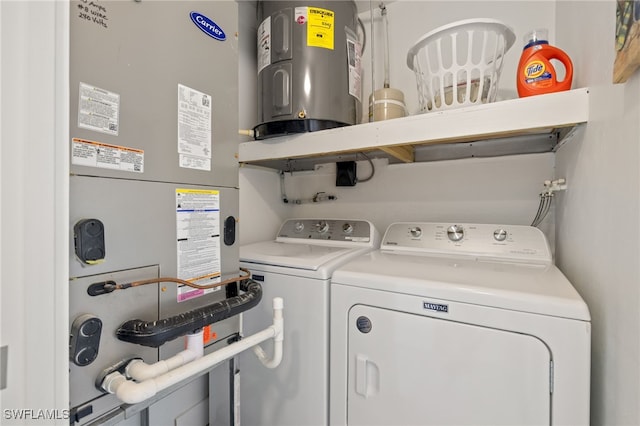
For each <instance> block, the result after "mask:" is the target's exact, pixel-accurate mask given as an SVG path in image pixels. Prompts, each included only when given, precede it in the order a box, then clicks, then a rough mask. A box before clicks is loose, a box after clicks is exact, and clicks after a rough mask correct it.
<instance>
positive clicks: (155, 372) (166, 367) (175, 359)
mask: <svg viewBox="0 0 640 426" xmlns="http://www.w3.org/2000/svg"><path fill="white" fill-rule="evenodd" d="M203 335H204V330H203V329H200V331H199V332H197V333H193V334H189V335H187V336H186V337H187V349H185V350H184V351H182V352H179V353H178V354H176V355H174V356H172V357H171V358H169V359H165V360H162V361H158V362H156V363H154V364H147V363H145V362H144V361H143V360H141V359H134V360H133V361H131V362H130V363H129V364H128V365H127V367H126V369H125V374H126V375H127V377H131V378H132V379H133V380H135V381H137V382H143V381H145V380H148V379H153V378H154V377H157V376H159V375H161V374H164V373H166V372H168V371H171V370H173V369H175V368H178V367H180V366H181V365H184V364H186V363H188V362H191V361H193V360H195V359H198V358H202V356H203V355H204V340H203V338H202V336H203Z"/></svg>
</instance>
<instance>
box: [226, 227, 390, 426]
mask: <svg viewBox="0 0 640 426" xmlns="http://www.w3.org/2000/svg"><path fill="white" fill-rule="evenodd" d="M379 245H380V234H379V233H378V232H377V231H376V229H375V227H374V226H373V225H372V224H371V223H370V222H368V221H366V220H337V219H327V220H322V219H290V220H287V221H285V222H284V224H283V225H282V227H281V228H280V231H279V232H278V235H277V237H276V238H275V240H271V241H265V242H259V243H254V244H248V245H244V246H242V247H240V265H241V266H242V267H244V268H247V269H249V270H250V271H251V274H252V277H253V279H254V280H256V281H259V282H261V283H262V291H263V296H262V301H261V302H260V304H259V305H258V306H256V307H255V308H253V309H251V310H249V311H247V312H245V313H244V314H243V316H242V328H243V333H244V334H246V335H250V334H253V333H254V332H256V331H259V330H262V329H263V328H264V327H265V325H268V324H269V323H270V321H271V315H272V313H271V311H272V309H271V305H270V301H271V300H272V299H273V298H274V297H282V298H283V299H284V305H285V314H284V350H283V359H282V362H281V363H280V365H279V366H278V367H277V368H275V369H273V370H269V369H266V368H265V367H264V366H263V365H262V364H261V363H260V362H259V361H258V359H257V358H256V357H255V356H254V354H252V353H251V351H246V352H245V353H243V354H241V355H240V357H239V360H238V364H239V369H240V397H241V403H240V416H241V417H240V419H241V423H242V424H243V425H245V426H258V425H263V426H275V425H278V426H287V425H291V426H305V425H313V426H320V425H323V426H326V425H328V424H329V288H330V287H329V286H330V279H331V275H332V273H333V271H334V270H335V269H336V268H337V267H339V266H341V265H343V264H344V263H346V262H347V261H349V260H351V259H353V258H354V257H356V256H359V255H361V254H364V253H365V252H368V251H371V250H373V249H377V248H378V247H379ZM269 344H271V345H272V343H269ZM264 349H265V351H266V352H267V353H271V352H270V351H271V350H272V347H270V346H267V345H265V347H264Z"/></svg>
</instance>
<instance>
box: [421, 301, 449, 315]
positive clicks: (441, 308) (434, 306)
mask: <svg viewBox="0 0 640 426" xmlns="http://www.w3.org/2000/svg"><path fill="white" fill-rule="evenodd" d="M422 307H423V308H424V309H428V310H430V311H437V312H445V313H448V312H449V305H442V304H440V303H431V302H422Z"/></svg>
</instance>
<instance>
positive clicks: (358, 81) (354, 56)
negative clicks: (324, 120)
mask: <svg viewBox="0 0 640 426" xmlns="http://www.w3.org/2000/svg"><path fill="white" fill-rule="evenodd" d="M345 32H346V35H347V58H348V60H349V61H348V62H349V94H350V95H351V96H353V97H355V98H356V99H358V100H359V101H360V102H362V62H361V60H360V57H361V53H360V50H361V49H362V46H361V45H360V42H359V41H358V39H357V36H356V35H355V34H354V33H353V31H351V30H350V29H349V28H345Z"/></svg>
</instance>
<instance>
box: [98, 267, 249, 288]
mask: <svg viewBox="0 0 640 426" xmlns="http://www.w3.org/2000/svg"><path fill="white" fill-rule="evenodd" d="M240 270H241V271H242V272H244V273H245V274H246V275H240V276H238V277H234V278H229V279H227V280H224V281H221V282H219V283H214V284H207V285H200V284H195V283H192V282H191V281H187V280H182V279H180V278H174V277H160V278H150V279H147V280H140V281H132V282H130V283H124V284H105V285H104V289H105V290H106V291H107V292H111V291H113V290H125V289H127V288H130V287H140V286H143V285H147V284H156V283H176V284H183V285H186V286H189V287H193V288H197V289H200V290H207V289H210V288H216V287H222V286H223V285H227V284H232V283H236V282H240V281H244V280H246V279H248V278H251V272H250V271H249V270H248V269H245V268H240Z"/></svg>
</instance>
